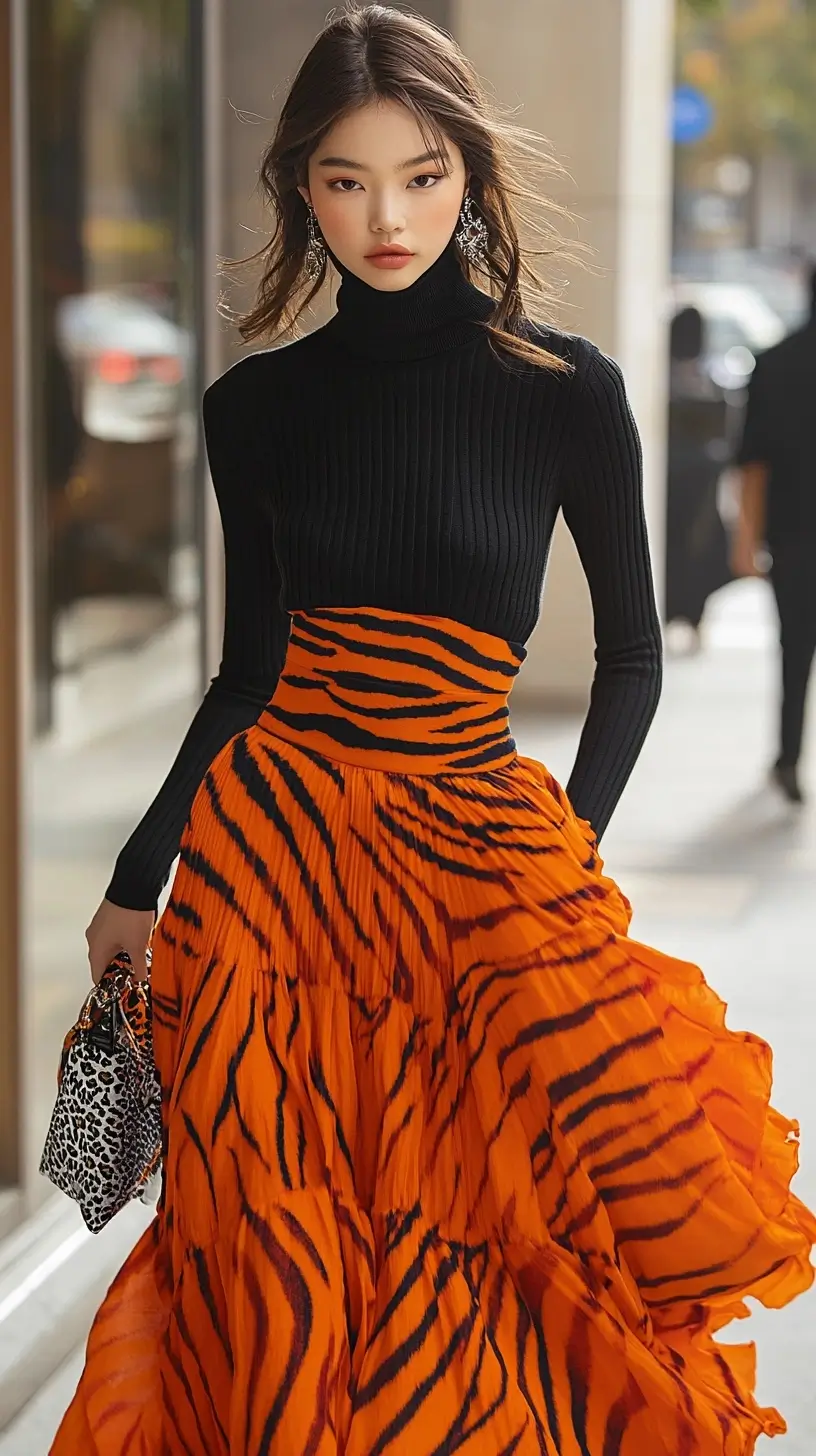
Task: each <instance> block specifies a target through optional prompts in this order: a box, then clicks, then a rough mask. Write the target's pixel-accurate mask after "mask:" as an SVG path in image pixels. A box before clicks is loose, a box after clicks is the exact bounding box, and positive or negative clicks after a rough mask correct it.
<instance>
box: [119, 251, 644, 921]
mask: <svg viewBox="0 0 816 1456" xmlns="http://www.w3.org/2000/svg"><path fill="white" fill-rule="evenodd" d="M492 307H493V305H492V303H491V300H490V299H489V298H488V297H487V296H486V295H485V294H483V293H481V292H480V291H479V290H478V289H476V288H474V287H473V286H472V285H471V284H469V283H468V282H467V281H466V279H465V278H464V276H463V274H462V272H461V269H460V268H459V265H458V262H457V256H456V252H455V248H454V246H453V245H451V246H449V248H448V249H447V250H446V252H445V253H443V255H442V257H441V258H440V259H439V260H438V261H437V262H436V263H435V264H434V265H433V266H432V267H431V268H430V269H428V271H427V272H426V273H425V274H423V276H422V277H421V278H420V279H419V280H418V281H417V282H416V283H414V284H412V285H411V286H410V287H409V288H407V289H404V290H402V291H401V292H397V293H389V292H385V291H382V290H379V289H374V288H371V287H369V285H368V284H365V283H363V282H362V281H361V280H360V279H359V278H357V277H355V275H354V274H350V273H346V272H344V273H343V281H342V284H341V287H340V291H339V294H338V312H337V315H336V316H335V317H334V318H333V319H332V320H331V322H330V323H328V324H327V325H326V326H325V327H323V328H321V329H318V330H317V331H316V332H314V333H312V334H310V335H309V336H308V337H306V338H304V339H301V340H299V341H298V342H296V343H294V344H290V345H288V346H286V347H285V348H279V349H272V350H267V351H265V352H262V353H257V354H253V355H251V356H249V357H247V358H245V359H242V360H241V361H240V362H239V363H238V364H236V365H235V366H234V367H233V368H232V369H230V370H229V371H228V372H227V373H226V374H225V375H223V377H222V378H221V379H219V380H217V381H216V383H215V384H213V385H212V386H211V387H210V388H209V389H208V390H207V393H206V395H205V397H204V429H205V436H206V443H207V452H208V456H209V461H210V469H211V473H212V479H213V485H214V487H215V492H216V496H217V498H218V504H219V508H220V512H221V520H222V524H223V531H224V549H225V557H226V614H225V628H224V647H223V658H222V662H221V667H220V670H219V673H218V676H217V677H216V678H215V679H214V680H213V682H212V684H211V686H210V688H209V690H208V692H207V694H206V697H205V698H204V701H203V702H202V704H201V707H200V708H199V710H198V712H197V713H196V716H195V718H194V719H193V722H192V724H191V726H190V729H189V732H188V733H187V736H186V738H185V739H184V742H183V744H182V746H181V749H180V751H179V754H178V756H177V758H176V761H175V763H174V764H173V766H172V768H171V770H170V773H169V775H168V777H167V779H166V780H165V783H164V784H163V786H162V788H161V789H160V790H159V793H158V795H157V797H156V799H155V800H154V802H153V804H152V805H151V806H150V808H149V809H148V811H147V813H146V814H145V816H144V818H143V819H142V821H141V823H140V824H139V825H138V827H137V828H136V830H135V831H134V833H133V834H132V835H131V837H130V839H129V840H128V842H127V844H126V845H125V847H124V849H123V850H122V851H121V853H120V855H119V857H118V859H117V862H116V867H115V871H114V875H113V879H112V881H111V884H110V886H109V887H108V890H107V898H108V899H110V900H112V901H113V902H114V903H115V904H118V905H123V906H127V907H130V908H132V909H152V908H154V907H155V905H156V901H157V898H158V895H159V893H160V891H161V888H162V886H163V885H164V883H165V881H166V879H167V876H168V874H169V871H170V867H171V865H172V862H173V860H174V858H175V856H176V853H177V851H178V847H179V842H180V839H181V834H182V831H183V828H184V824H185V822H186V819H187V815H188V813H189V810H190V806H191V804H192V800H193V796H194V794H195V791H196V788H197V787H198V785H199V784H200V782H201V780H202V778H203V776H204V773H205V771H206V769H207V767H208V765H209V764H210V762H211V761H212V759H213V758H214V757H215V755H216V753H217V752H218V751H219V750H220V749H221V748H222V747H223V746H224V744H225V743H226V742H227V741H228V739H229V738H231V737H232V736H233V734H235V733H238V732H241V731H243V730H244V729H246V728H248V727H249V726H250V725H251V724H252V723H254V722H255V720H256V718H257V717H258V714H259V712H260V710H261V709H262V707H263V706H264V704H265V703H266V702H267V701H268V700H269V698H271V696H272V694H273V691H274V688H275V684H276V682H277V679H278V676H279V674H280V670H281V666H282V664H283V660H284V656H285V653H286V645H287V640H288V635H289V618H288V615H287V612H288V611H290V610H295V609H300V610H308V609H309V608H310V607H325V606H376V607H385V608H391V609H392V610H394V611H402V612H415V613H420V614H431V615H435V616H443V617H451V618H453V619H455V620H458V621H461V622H464V623H466V624H468V625H469V626H472V627H475V628H478V629H480V630H481V631H485V632H491V633H494V634H495V635H497V636H500V637H504V638H506V639H507V640H509V641H511V642H513V643H515V644H523V643H524V642H526V640H527V638H528V637H529V636H530V633H531V632H532V630H533V627H534V626H535V623H536V619H537V617H538V612H539V600H540V595H541V588H542V581H543V576H544V568H545V565H546V560H547V552H548V548H549V544H550V539H551V536H552V531H553V526H554V524H555V519H556V516H557V514H558V510H559V508H560V509H562V510H563V512H564V516H565V519H566V522H567V525H568V527H569V529H570V531H571V532H572V535H573V537H574V539H575V542H576V544H577V547H578V551H579V553H580V556H581V560H582V563H583V566H584V569H585V571H586V575H587V578H588V581H589V587H590V592H591V596H592V603H593V609H594V618H595V635H596V642H597V651H596V661H597V669H596V673H595V679H594V683H593V687H592V695H591V703H590V708H589V713H588V715H587V719H586V723H585V725H584V729H583V733H582V735H581V740H580V744H579V748H578V753H577V757H576V760H575V766H574V768H573V771H572V775H571V777H570V780H569V783H568V785H567V790H568V793H569V795H570V798H571V800H572V803H573V805H574V807H575V810H576V812H577V813H578V814H579V815H581V816H582V817H583V818H585V819H588V820H589V821H590V823H591V824H592V826H593V828H594V830H595V832H596V833H597V834H598V836H600V835H601V833H602V832H603V830H604V829H605V827H606V825H607V823H608V820H609V818H610V815H611V813H612V811H613V809H614V807H615V804H616V803H617V800H618V798H619V796H620V794H621V791H622V789H623V787H624V784H625V783H626V780H627V778H628V777H629V774H630V772H631V770H632V767H633V765H634V763H635V760H636V758H637V756H638V753H639V751H640V748H641V745H642V743H643V740H644V737H645V735H646V731H647V729H648V727H649V723H650V721H651V719H652V716H653V713H654V710H655V707H656V704H657V699H658V695H659V690H660V672H661V653H660V630H659V625H658V618H657V612H656V608H655V601H654V593H653V589H652V577H651V568H650V562H649V552H648V545H647V539H646V530H645V525H644V517H643V505H642V490H641V463H640V449H639V444H638V437H637V432H636V429H635V425H634V423H633V420H632V416H631V413H630V410H629V407H628V404H627V400H626V395H625V392H624V386H623V382H622V379H621V375H620V372H619V370H618V369H617V367H616V365H615V364H613V363H611V362H610V360H608V359H607V358H605V357H604V356H603V355H602V354H600V353H599V352H598V350H597V349H596V348H594V346H593V345H592V344H589V343H587V342H586V341H585V340H583V339H579V338H573V337H568V336H565V335H562V334H558V333H554V332H551V331H547V330H544V329H540V328H538V327H537V326H535V325H533V324H529V325H527V326H526V327H527V331H528V337H530V338H532V339H534V340H535V341H536V342H539V343H541V344H543V345H544V346H545V347H547V348H548V349H549V350H550V351H551V352H553V353H556V354H558V355H560V356H561V357H562V358H564V359H566V360H567V361H568V363H569V364H570V366H571V368H570V370H569V372H567V373H558V372H555V371H553V370H551V369H539V368H536V367H535V366H531V365H527V364H524V363H519V362H518V361H507V360H505V359H504V358H503V357H502V356H501V355H500V354H499V355H497V353H496V351H495V349H494V347H493V346H492V345H491V342H490V340H489V338H488V336H487V334H486V331H485V328H484V321H485V320H486V319H487V318H488V317H489V316H490V314H491V311H492Z"/></svg>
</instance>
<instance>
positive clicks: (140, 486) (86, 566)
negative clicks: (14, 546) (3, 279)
mask: <svg viewBox="0 0 816 1456" xmlns="http://www.w3.org/2000/svg"><path fill="white" fill-rule="evenodd" d="M55 338H56V345H57V348H58V351H59V354H60V355H61V357H62V360H63V363H64V367H65V371H66V373H67V376H68V377H69V379H70V391H71V396H72V408H73V413H74V415H75V418H76V422H77V426H78V433H79V440H78V443H77V447H76V450H75V452H74V460H73V466H72V469H71V470H70V473H69V474H68V476H67V477H66V478H60V475H59V473H57V474H56V478H54V479H52V480H51V482H50V495H51V506H50V511H51V531H52V553H53V554H52V560H53V568H52V575H53V579H54V583H55V594H56V599H57V601H58V602H59V604H60V605H62V606H67V605H68V604H70V603H71V602H75V601H78V600H79V599H81V598H88V597H99V596H107V597H116V598H119V597H122V596H148V597H155V596H159V597H164V598H166V599H168V600H169V598H170V592H171V586H170V571H171V557H172V553H173V550H174V548H175V546H176V543H177V540H178V537H179V515H178V494H179V492H178V488H177V482H178V479H179V471H180V470H181V471H182V473H183V474H184V475H185V476H189V468H190V463H191V460H192V458H193V456H194V448H195V447H194V440H195V431H196V426H195V421H194V420H193V419H191V418H190V406H189V403H188V401H187V397H186V396H187V393H188V381H187V375H188V371H189V369H190V368H191V366H192V343H191V339H190V336H189V334H188V333H187V332H186V331H185V330H184V329H182V328H180V327H179V326H178V325H177V324H176V323H174V322H173V321H172V319H170V318H168V317H167V316H166V315H165V314H164V313H163V312H162V311H161V301H160V299H157V300H153V299H152V298H151V297H150V296H146V295H144V294H140V293H137V292H135V291H134V290H125V289H122V290H119V291H114V290H111V291H108V292H104V291H98V292H92V293H87V294H82V295H77V296H72V297H68V298H64V299H63V300H62V301H61V303H60V304H59V306H58V308H57V311H56V317H55ZM48 413H49V417H53V414H54V407H53V403H52V404H51V406H50V408H49V410H48ZM52 474H53V472H52ZM185 510H186V512H187V515H188V517H189V508H188V507H185ZM185 529H187V528H186V527H184V526H182V530H185Z"/></svg>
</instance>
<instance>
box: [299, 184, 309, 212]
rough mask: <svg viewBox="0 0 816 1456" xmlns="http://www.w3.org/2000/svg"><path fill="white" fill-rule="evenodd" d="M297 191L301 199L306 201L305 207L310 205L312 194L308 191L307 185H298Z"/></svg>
mask: <svg viewBox="0 0 816 1456" xmlns="http://www.w3.org/2000/svg"><path fill="white" fill-rule="evenodd" d="M298 192H299V193H300V195H301V197H302V198H303V201H304V202H305V203H306V206H307V207H311V205H312V194H311V192H310V191H309V189H308V187H300V186H299V187H298Z"/></svg>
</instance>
